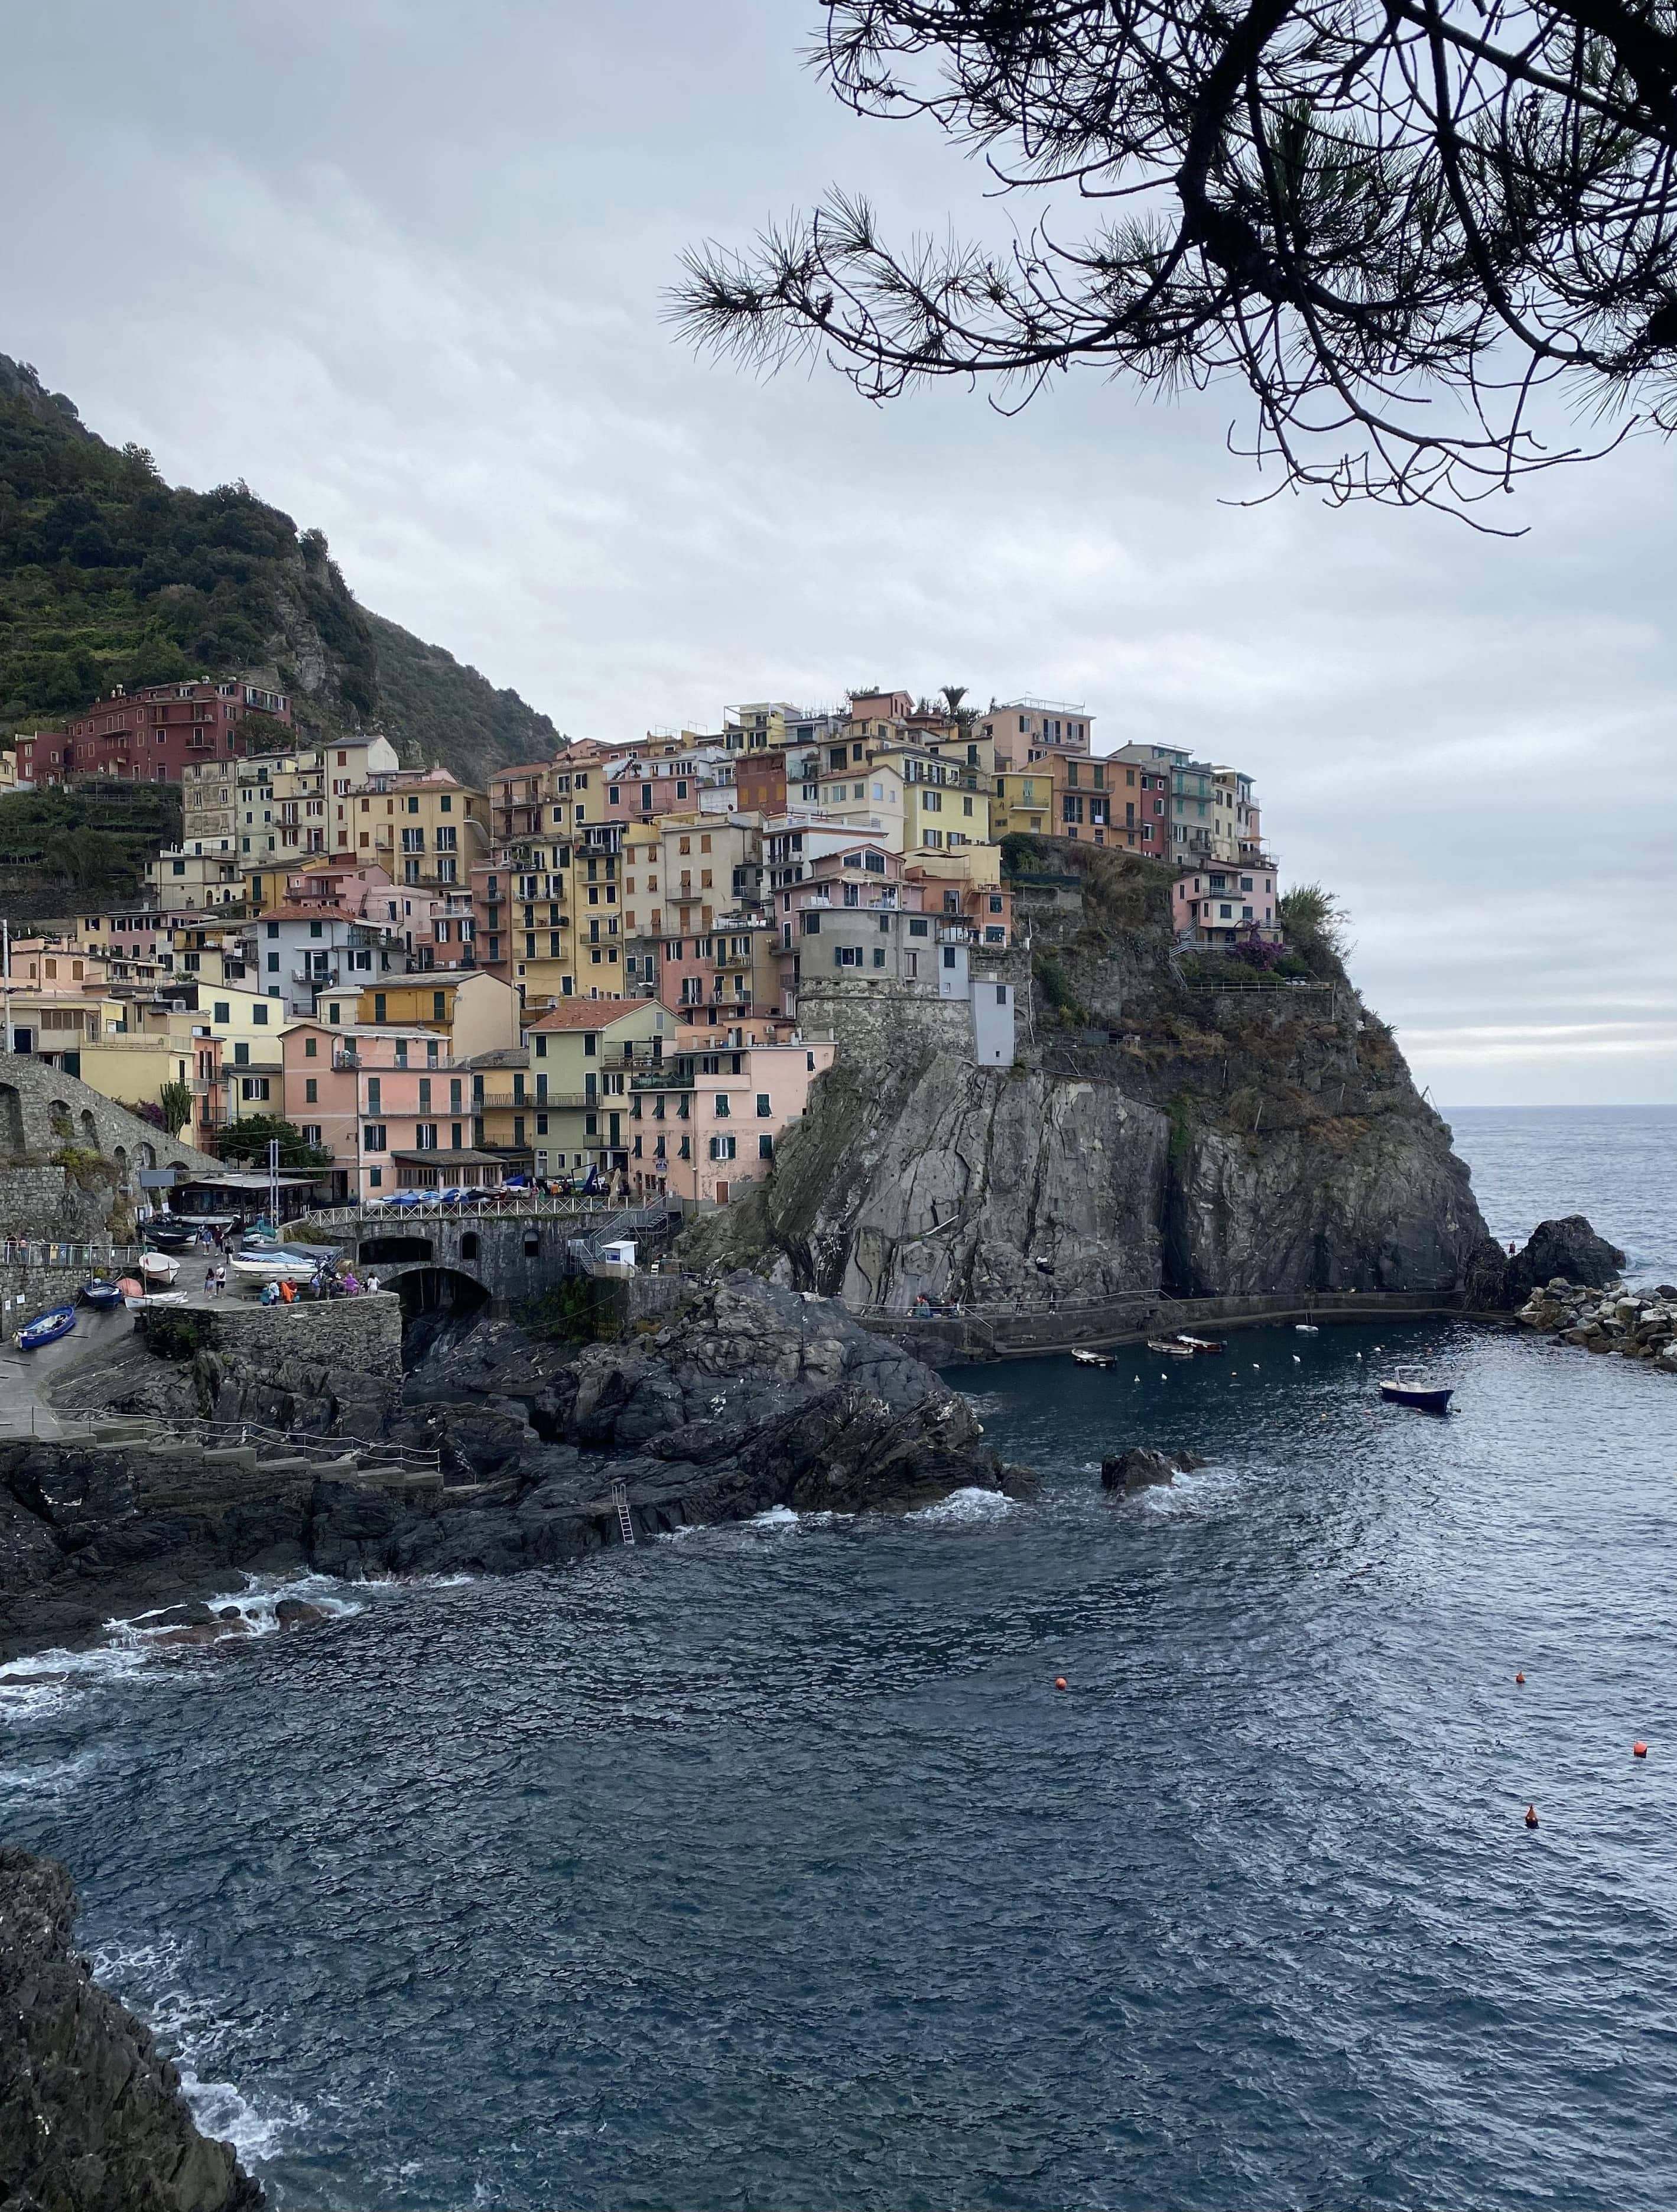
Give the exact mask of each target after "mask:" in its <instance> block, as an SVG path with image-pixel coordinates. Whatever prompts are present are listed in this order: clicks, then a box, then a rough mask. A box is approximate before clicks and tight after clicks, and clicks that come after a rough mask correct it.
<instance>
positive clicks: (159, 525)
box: [0, 355, 558, 781]
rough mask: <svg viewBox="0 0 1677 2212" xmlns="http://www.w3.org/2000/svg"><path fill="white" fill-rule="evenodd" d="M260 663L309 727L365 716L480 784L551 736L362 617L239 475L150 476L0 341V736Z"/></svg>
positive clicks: (476, 683) (132, 453) (457, 670)
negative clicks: (129, 689)
mask: <svg viewBox="0 0 1677 2212" xmlns="http://www.w3.org/2000/svg"><path fill="white" fill-rule="evenodd" d="M234 669H241V670H250V671H262V670H265V671H270V676H271V680H273V681H275V682H276V683H277V684H278V686H279V687H280V688H281V689H283V690H287V691H289V693H290V694H291V696H292V698H293V701H294V704H295V711H296V714H297V716H298V719H299V720H300V721H301V724H302V725H303V726H304V727H305V728H306V729H307V730H308V731H310V732H336V731H340V730H343V729H348V728H354V727H362V726H378V727H381V728H382V729H383V730H384V731H385V732H386V735H387V736H388V737H390V738H391V739H392V742H393V743H394V744H396V746H397V749H398V751H399V752H400V754H401V756H402V757H403V759H404V761H405V762H407V763H410V764H412V763H419V764H424V765H428V764H429V763H431V762H432V761H434V760H441V761H443V762H445V763H447V766H449V767H450V768H452V769H454V771H455V772H456V774H457V775H461V776H463V777H465V778H467V779H469V780H472V781H481V780H482V778H483V776H484V775H487V774H488V773H489V770H490V769H494V768H497V767H505V766H508V765H510V764H511V763H514V762H517V761H523V760H528V759H530V758H532V757H537V758H539V757H543V756H544V754H546V753H549V752H550V751H551V750H553V748H554V747H555V745H556V744H557V742H558V732H556V730H555V728H554V726H553V724H552V723H551V722H550V720H548V718H547V716H546V715H545V714H538V712H537V711H536V709H535V708H532V707H530V706H528V705H527V704H526V702H525V701H524V700H522V699H520V697H519V696H518V694H517V693H516V692H514V691H502V690H496V689H495V687H494V685H492V684H490V683H489V681H488V680H487V678H484V677H483V676H480V675H479V674H478V672H477V670H476V669H475V668H469V667H466V666H464V665H462V664H461V663H459V661H457V660H455V659H453V657H452V656H451V655H450V654H448V653H445V652H444V651H442V649H441V647H437V646H432V645H427V644H426V643H425V642H424V641H423V640H422V639H420V638H416V637H415V636H413V635H411V633H410V632H409V631H407V630H404V629H400V628H398V625H397V624H396V623H390V622H386V621H385V620H383V619H382V618H381V617H379V616H376V615H371V614H369V613H368V611H366V610H365V609H364V608H363V607H362V606H361V605H359V604H358V602H357V601H356V599H355V597H354V594H353V593H352V592H351V591H350V590H349V586H348V585H347V584H346V583H345V581H344V580H343V575H342V574H341V573H340V571H339V569H338V568H337V563H336V562H334V561H333V560H332V558H331V553H330V550H329V549H328V547H327V544H326V541H325V538H324V537H323V536H322V535H321V533H320V532H319V531H318V530H305V531H303V532H301V533H300V532H299V531H298V529H297V526H296V525H295V522H294V521H293V520H292V519H291V517H290V516H289V514H285V513H282V512H281V511H280V510H279V509H278V508H277V507H270V506H268V505H267V504H266V502H265V501H263V500H261V499H258V497H257V495H255V493H254V492H252V490H250V489H249V488H248V486H246V485H245V484H243V483H234V484H222V485H219V486H218V487H216V489H214V490H211V491H207V492H197V491H191V490H188V489H185V488H182V487H176V486H171V485H169V484H167V483H165V482H164V480H163V478H162V477H161V475H160V473H159V472H158V470H157V467H156V465H155V462H154V461H153V459H152V458H151V456H150V454H149V453H146V452H144V451H143V449H142V448H141V447H137V446H127V447H123V448H122V449H121V450H120V451H119V450H118V448H116V447H113V446H109V445H106V442H105V441H104V440H103V439H101V438H100V437H97V436H95V435H94V433H93V432H92V431H90V430H88V428H86V427H85V426H84V424H83V423H82V420H81V417H80V416H79V415H78V414H77V411H76V407H75V405H74V404H73V403H72V402H71V401H70V400H69V399H67V398H64V395H63V394H62V393H58V392H48V391H47V390H46V388H45V386H43V385H42V383H41V381H40V380H39V377H38V376H37V374H36V373H35V371H34V370H33V368H29V367H27V365H25V364H20V363H18V362H13V361H10V360H8V359H7V358H6V357H5V356H3V355H0V731H5V730H10V729H18V728H33V727H35V726H37V725H38V724H41V725H47V726H50V725H52V724H53V723H54V722H55V721H57V720H62V718H63V717H64V714H66V713H68V712H69V711H70V710H71V709H73V708H76V707H78V706H82V705H83V704H85V703H87V702H88V701H90V700H91V699H93V698H94V697H96V696H98V694H99V693H100V691H102V690H108V688H109V687H110V686H111V685H112V684H154V683H167V682H170V681H172V680H173V679H174V678H177V677H186V676H197V675H200V674H203V675H219V674H222V673H225V672H227V671H231V670H234Z"/></svg>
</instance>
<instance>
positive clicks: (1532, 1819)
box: [1526, 1805, 1537, 1828]
mask: <svg viewBox="0 0 1677 2212" xmlns="http://www.w3.org/2000/svg"><path fill="white" fill-rule="evenodd" d="M1526 1826H1528V1828H1534V1827H1535V1826H1537V1808H1536V1806H1535V1805H1528V1806H1527V1808H1526Z"/></svg>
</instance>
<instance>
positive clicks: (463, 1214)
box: [286, 1153, 611, 1233]
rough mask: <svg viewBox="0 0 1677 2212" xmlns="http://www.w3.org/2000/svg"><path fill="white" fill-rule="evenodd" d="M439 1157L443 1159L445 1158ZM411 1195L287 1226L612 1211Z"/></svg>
mask: <svg viewBox="0 0 1677 2212" xmlns="http://www.w3.org/2000/svg"><path fill="white" fill-rule="evenodd" d="M440 1157H441V1158H447V1154H446V1153H444V1154H441V1155H440ZM469 1187H470V1186H468V1188H469ZM414 1195H415V1196H416V1198H417V1199H418V1200H419V1203H418V1204H417V1205H416V1206H368V1205H362V1204H358V1205H355V1206H325V1207H323V1208H321V1209H320V1210H319V1212H314V1213H305V1214H302V1215H300V1216H299V1218H297V1219H296V1220H295V1221H294V1222H289V1223H288V1224H287V1225H286V1226H287V1227H288V1229H289V1230H290V1231H293V1233H295V1232H296V1231H299V1230H302V1229H353V1228H357V1227H359V1226H361V1225H363V1224H368V1223H376V1224H377V1225H379V1226H380V1228H386V1227H388V1226H390V1225H392V1223H396V1222H402V1221H460V1222H468V1223H470V1222H473V1221H486V1220H487V1221H494V1220H525V1219H529V1220H554V1219H557V1218H561V1217H566V1218H575V1217H577V1216H579V1215H583V1216H593V1215H604V1214H606V1213H608V1212H610V1211H611V1200H610V1199H608V1198H605V1197H599V1198H584V1197H581V1196H578V1197H575V1198H555V1197H552V1196H550V1194H548V1193H546V1192H533V1191H532V1192H526V1191H508V1192H507V1193H506V1194H505V1195H504V1196H500V1197H495V1196H492V1197H489V1198H486V1199H483V1200H473V1201H472V1202H471V1204H469V1205H462V1204H461V1203H460V1202H459V1200H458V1199H456V1200H450V1201H449V1202H448V1203H447V1204H445V1203H444V1202H443V1200H442V1198H441V1194H439V1193H437V1192H434V1191H416V1192H415V1193H414Z"/></svg>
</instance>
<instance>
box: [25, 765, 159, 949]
mask: <svg viewBox="0 0 1677 2212" xmlns="http://www.w3.org/2000/svg"><path fill="white" fill-rule="evenodd" d="M179 835H180V793H179V788H178V787H176V786H175V785H173V784H168V783H118V782H115V781H112V780H110V779H108V778H107V779H105V780H103V781H94V780H93V779H91V778H90V779H88V781H84V782H82V783H79V784H77V785H76V786H75V787H73V788H71V789H69V790H53V791H21V792H17V793H14V794H13V795H11V796H9V797H8V798H5V799H0V911H3V912H4V914H5V915H6V916H7V918H8V920H9V921H10V922H11V923H12V924H13V926H14V927H16V926H17V925H18V924H19V923H25V922H31V921H63V920H65V919H67V918H68V915H69V911H70V908H71V907H73V906H76V905H78V904H83V905H86V907H87V908H88V912H89V913H92V912H94V910H95V909H97V908H100V907H106V906H117V907H121V906H126V905H130V904H132V903H135V902H137V900H138V898H139V894H140V892H141V890H142V887H143V884H144V883H145V865H146V862H147V861H148V860H149V859H150V858H151V857H152V855H153V854H155V852H156V850H157V848H158V847H159V846H160V845H163V844H173V843H174V842H175V841H176V840H177V839H178V838H179Z"/></svg>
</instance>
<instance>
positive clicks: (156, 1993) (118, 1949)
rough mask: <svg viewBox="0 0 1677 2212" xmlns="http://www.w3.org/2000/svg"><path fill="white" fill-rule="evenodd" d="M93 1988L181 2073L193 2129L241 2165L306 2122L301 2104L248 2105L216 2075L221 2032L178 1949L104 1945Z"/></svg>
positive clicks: (267, 2153) (273, 2148)
mask: <svg viewBox="0 0 1677 2212" xmlns="http://www.w3.org/2000/svg"><path fill="white" fill-rule="evenodd" d="M93 1963H94V1974H95V1976H96V1977H97V1978H98V1979H99V1981H100V1984H101V1985H102V1986H103V1987H104V1988H106V1989H108V1990H112V1991H113V1992H114V1993H115V1994H116V1995H117V1996H120V1997H121V1999H122V2001H123V2002H124V2003H125V2004H126V2005H127V2006H128V2007H129V2008H130V2009H131V2011H133V2012H135V2013H137V2014H138V2015H139V2017H140V2018H141V2019H142V2020H143V2021H145V2023H146V2025H147V2026H148V2027H149V2028H150V2029H151V2030H152V2032H153V2033H154V2034H155V2036H156V2037H157V2039H158V2042H159V2043H160V2044H161V2046H162V2047H163V2050H164V2051H165V2052H166V2053H167V2056H168V2057H171V2058H173V2061H174V2063H175V2065H176V2067H177V2068H178V2069H179V2074H180V2089H181V2094H182V2095H183V2096H184V2097H185V2100H186V2102H187V2104H188V2106H190V2107H191V2114H192V2118H193V2119H194V2120H196V2121H197V2125H198V2129H199V2131H200V2132H201V2133H202V2134H204V2135H206V2136H215V2137H216V2139H217V2140H218V2141H219V2142H230V2143H231V2144H232V2145H233V2147H234V2150H235V2151H236V2152H237V2153H238V2154H239V2161H240V2165H241V2166H246V2167H249V2166H253V2165H258V2164H260V2163H261V2161H262V2160H264V2159H270V2158H273V2157H274V2156H276V2154H277V2153H278V2152H279V2151H280V2150H282V2149H283V2148H285V2146H286V2145H287V2144H288V2143H289V2142H294V2141H295V2139H296V2138H297V2136H299V2135H300V2134H301V2130H303V2128H304V2127H305V2126H306V2125H307V2122H308V2118H309V2115H308V2112H307V2108H306V2107H305V2106H301V2105H283V2104H278V2103H276V2104H275V2105H273V2106H271V2107H270V2108H269V2109H267V2110H264V2109H262V2108H261V2107H260V2106H257V2105H254V2104H252V2101H251V2100H250V2099H249V2098H248V2097H247V2096H246V2094H245V2093H244V2091H243V2090H242V2089H240V2087H238V2085H237V2084H236V2083H235V2082H232V2081H221V2080H219V2079H216V2078H215V2076H216V2075H217V2074H218V2072H219V2070H220V2069H221V2067H222V2063H224V2062H223V2054H222V2051H221V2049H220V2047H219V2046H220V2045H221V2043H222V2034H223V2031H222V2024H221V2023H220V2022H219V2021H217V2020H216V2015H215V2012H214V2009H213V2008H212V2007H210V2005H209V2004H207V2003H206V2002H204V1999H202V1998H201V1997H199V1996H196V1995H195V1994H194V1993H193V1992H192V1990H191V1988H190V1987H189V1986H188V1980H187V1975H186V1971H185V1968H186V1958H185V1953H184V1951H183V1950H182V1948H181V1947H180V1945H179V1944H178V1943H176V1942H171V1941H167V1940H165V1941H163V1942H157V1943H141V1944H132V1945H124V1944H111V1945H107V1946H106V1947H105V1948H102V1949H100V1950H99V1951H96V1952H95V1953H94V1962H93Z"/></svg>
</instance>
